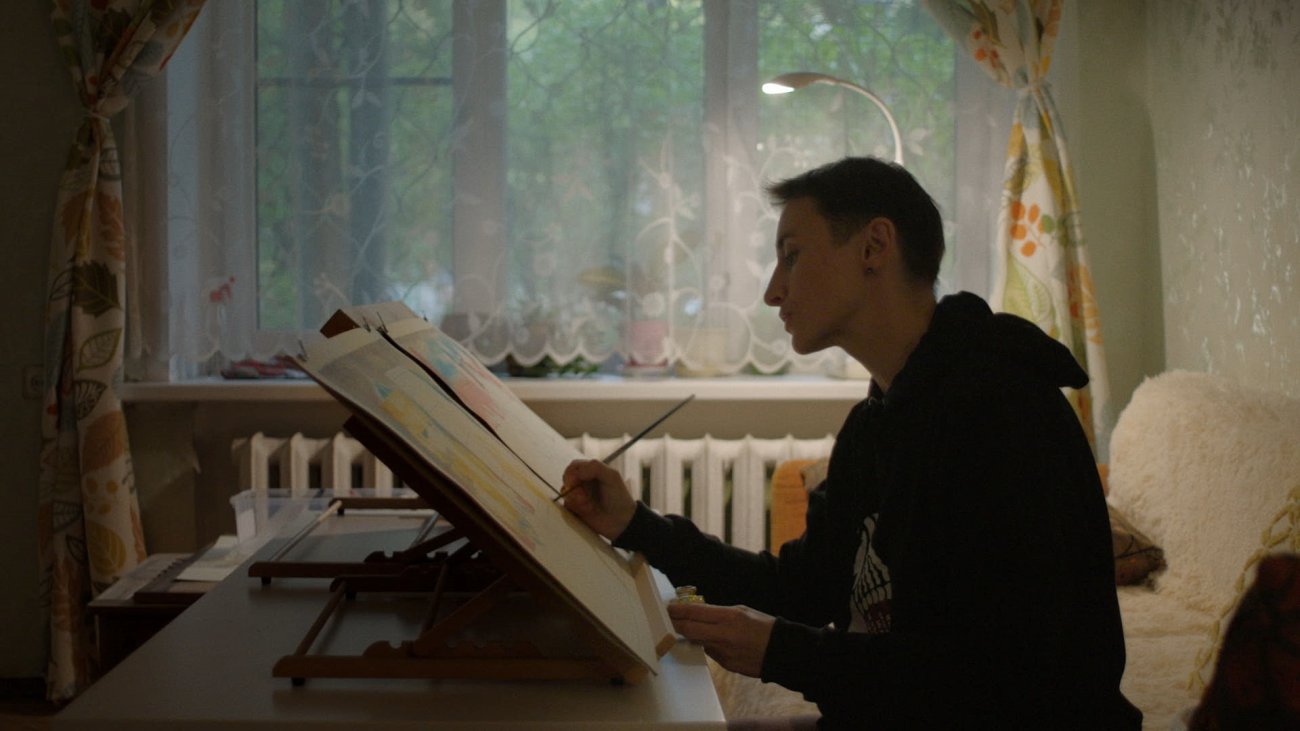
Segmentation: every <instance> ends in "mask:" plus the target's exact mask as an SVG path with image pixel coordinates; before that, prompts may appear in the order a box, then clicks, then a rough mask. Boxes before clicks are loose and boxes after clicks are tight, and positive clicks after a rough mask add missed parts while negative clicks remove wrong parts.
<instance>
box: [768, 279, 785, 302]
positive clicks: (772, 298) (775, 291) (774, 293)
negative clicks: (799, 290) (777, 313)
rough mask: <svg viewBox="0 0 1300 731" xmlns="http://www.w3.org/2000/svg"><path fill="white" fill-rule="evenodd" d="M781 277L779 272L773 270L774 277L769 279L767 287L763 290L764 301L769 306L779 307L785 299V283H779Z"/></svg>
mask: <svg viewBox="0 0 1300 731" xmlns="http://www.w3.org/2000/svg"><path fill="white" fill-rule="evenodd" d="M779 277H780V275H779V273H778V272H772V278H771V279H769V280H768V281H767V289H765V290H763V302H764V303H765V304H767V306H768V307H779V306H780V305H781V302H782V300H784V299H785V285H784V283H778V281H777V280H778V278H779Z"/></svg>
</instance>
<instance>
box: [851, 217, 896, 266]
mask: <svg viewBox="0 0 1300 731" xmlns="http://www.w3.org/2000/svg"><path fill="white" fill-rule="evenodd" d="M897 237H898V231H897V229H895V228H894V222H893V221H891V220H889V219H888V218H885V217H884V216H876V217H875V218H873V219H871V220H870V221H868V222H867V225H866V226H863V227H862V228H861V229H860V230H859V231H858V235H857V236H856V237H855V238H856V241H854V244H855V245H856V246H857V247H858V248H859V251H860V252H861V261H862V267H863V271H867V272H871V271H880V270H881V269H882V268H883V267H884V264H885V260H886V259H888V258H891V257H893V256H894V255H895V254H896V252H897V251H898V246H897V241H898V238H897Z"/></svg>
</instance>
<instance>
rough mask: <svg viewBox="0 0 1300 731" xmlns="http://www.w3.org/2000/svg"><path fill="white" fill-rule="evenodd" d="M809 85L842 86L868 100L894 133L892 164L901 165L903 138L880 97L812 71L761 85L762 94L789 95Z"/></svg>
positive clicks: (790, 75) (794, 73)
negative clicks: (877, 108)
mask: <svg viewBox="0 0 1300 731" xmlns="http://www.w3.org/2000/svg"><path fill="white" fill-rule="evenodd" d="M809 84H831V85H833V86H843V87H844V88H846V89H852V90H853V91H856V92H858V93H859V94H861V95H862V96H865V97H866V98H868V99H870V100H871V101H872V103H874V104H875V105H876V106H877V107H879V108H880V111H881V112H883V113H884V115H885V119H886V120H887V121H888V122H889V129H890V131H891V132H893V133H894V162H896V163H898V164H899V165H902V164H903V136H902V135H901V134H899V133H898V123H897V122H895V121H894V115H893V114H890V112H889V107H887V106H885V103H884V102H882V101H881V100H880V97H878V96H876V95H875V94H872V93H871V92H869V91H867V90H866V89H864V88H862V87H861V86H858V85H857V84H855V83H853V82H852V81H845V80H844V79H837V78H835V77H834V76H827V75H826V74H819V73H816V72H814V71H792V72H790V73H788V74H781V75H780V76H777V77H776V78H774V79H771V80H770V81H768V82H767V83H766V84H763V93H764V94H789V93H790V92H792V91H794V90H795V89H802V88H803V87H805V86H808V85H809Z"/></svg>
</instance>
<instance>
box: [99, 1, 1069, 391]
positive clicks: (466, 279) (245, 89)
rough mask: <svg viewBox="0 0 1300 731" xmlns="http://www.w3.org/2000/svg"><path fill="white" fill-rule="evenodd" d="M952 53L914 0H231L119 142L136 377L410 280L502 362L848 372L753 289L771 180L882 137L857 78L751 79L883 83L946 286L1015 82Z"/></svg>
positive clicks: (256, 341)
mask: <svg viewBox="0 0 1300 731" xmlns="http://www.w3.org/2000/svg"><path fill="white" fill-rule="evenodd" d="M959 61H961V59H960V58H959V57H958V55H957V51H955V50H954V48H953V45H952V42H951V41H950V40H949V39H948V38H947V37H946V35H945V34H944V32H943V30H942V29H941V28H939V27H938V26H937V25H936V24H935V23H934V22H933V20H932V19H930V18H929V16H928V15H927V14H926V12H925V11H924V9H923V8H921V7H920V6H919V5H918V4H916V3H914V2H901V1H900V2H894V3H856V2H848V0H844V1H843V2H827V3H818V4H817V7H815V8H814V7H809V6H808V4H806V3H802V2H795V1H794V0H787V1H785V2H767V1H764V2H728V3H645V2H640V1H632V0H604V1H602V2H595V3H584V4H582V6H581V8H578V7H575V4H566V3H523V2H518V3H516V2H513V0H509V1H508V0H482V1H479V2H469V1H468V0H457V1H455V2H446V1H442V2H436V1H431V2H415V1H414V0H404V1H403V0H338V1H337V2H317V3H302V2H294V1H293V0H281V1H280V2H270V1H269V0H263V1H262V2H260V3H257V4H253V3H218V4H215V5H213V6H212V7H209V8H208V10H207V12H205V13H204V14H203V16H202V17H201V18H200V19H199V21H198V23H196V25H195V26H194V28H193V29H192V31H191V33H190V36H189V39H188V40H187V43H186V44H185V46H184V47H183V48H182V49H181V50H180V52H179V53H178V54H177V55H176V57H175V58H174V59H173V60H172V62H171V64H170V66H169V67H168V71H167V74H166V75H165V77H164V78H163V79H161V80H160V83H155V84H154V85H152V86H151V87H149V88H148V89H145V90H143V93H142V96H141V98H140V101H139V103H138V104H137V105H135V106H134V107H133V108H132V114H131V116H130V118H129V119H128V120H126V129H125V130H124V134H126V135H128V136H136V137H139V138H141V139H149V140H162V141H163V142H161V143H159V145H151V146H145V145H133V146H131V149H165V150H166V154H165V155H156V154H151V155H150V156H146V157H143V158H137V159H132V160H127V161H126V162H125V164H126V165H127V166H128V167H130V168H131V169H132V170H133V171H134V172H133V174H131V175H129V176H128V177H127V180H129V181H137V183H136V184H137V185H139V186H140V188H141V194H140V195H138V196H132V199H134V200H140V201H143V202H142V203H141V204H140V205H139V206H138V207H137V209H136V210H134V211H132V212H130V216H129V218H130V220H131V221H132V222H133V223H134V227H135V228H136V229H137V230H138V236H137V239H138V240H139V241H140V244H141V247H142V249H144V250H145V251H146V252H149V253H146V254H145V255H144V256H142V257H141V258H140V261H141V264H140V269H141V270H140V271H139V272H138V274H139V276H138V277H136V278H134V279H133V281H137V282H139V287H138V292H137V295H138V296H136V297H132V298H130V301H131V302H132V303H134V305H135V309H133V311H132V313H131V316H132V321H131V322H132V327H131V328H130V331H131V340H130V342H129V343H128V345H129V355H130V356H131V358H130V361H129V365H130V371H129V374H130V377H132V378H136V379H147V380H166V379H169V378H170V379H177V378H184V377H188V376H192V375H197V374H202V373H204V372H210V371H211V370H212V369H213V368H214V366H220V365H221V364H222V363H225V362H228V361H231V360H237V359H240V358H245V357H257V358H267V357H270V356H273V355H275V354H276V353H280V352H295V351H296V350H297V349H298V347H299V341H300V339H301V340H308V339H310V338H312V337H314V333H315V331H316V329H317V328H318V327H319V326H320V324H321V323H323V322H324V320H325V319H326V318H327V317H328V316H329V315H330V314H331V313H332V312H333V310H334V309H336V308H338V307H340V306H344V305H347V304H351V303H363V302H375V301H384V300H393V299H400V300H404V301H405V302H406V303H407V304H409V305H410V306H411V307H412V308H413V309H414V310H416V311H417V312H419V313H421V314H423V315H424V316H425V317H427V318H428V319H430V320H431V321H432V322H434V323H436V324H439V325H440V326H441V327H443V329H445V330H447V331H448V332H450V333H452V334H453V335H455V336H457V337H458V338H461V339H462V340H463V342H465V343H466V344H467V346H469V347H470V348H471V349H472V350H473V351H474V352H475V353H476V354H478V355H479V356H480V357H481V358H482V359H483V360H484V362H487V363H497V362H501V361H503V360H505V359H510V360H511V361H513V362H514V363H516V364H524V365H527V364H533V363H537V362H539V361H543V362H546V363H548V364H573V363H589V364H602V363H603V364H606V365H605V368H606V369H607V370H617V369H619V368H622V369H624V370H625V371H627V372H631V373H637V372H645V371H647V370H648V371H650V372H663V371H666V372H670V373H671V372H676V373H677V374H678V375H688V376H690V375H710V374H729V373H736V372H742V371H748V372H757V373H777V372H785V371H791V370H793V371H805V372H832V373H834V372H838V370H839V369H840V368H841V367H842V361H843V354H842V353H823V354H817V355H814V356H809V357H799V356H796V355H794V354H793V353H792V352H790V350H789V346H788V336H786V334H785V333H784V331H783V329H782V327H781V324H780V322H779V320H778V319H777V318H776V316H775V313H774V312H773V311H771V308H768V307H767V306H765V305H764V304H763V303H762V291H763V287H764V285H765V284H766V279H767V276H768V275H769V273H770V271H771V266H772V261H773V244H772V240H771V237H772V232H773V230H774V227H775V222H776V218H777V212H776V211H774V210H772V209H771V207H770V206H769V205H768V203H767V201H766V196H765V195H764V194H763V192H762V187H763V185H764V184H765V183H766V182H769V181H771V180H775V179H779V178H782V177H785V176H787V175H790V174H794V173H797V172H800V171H802V170H805V169H808V168H811V167H814V166H816V165H819V164H821V163H824V162H829V161H831V160H834V159H836V158H838V157H841V156H843V155H845V154H877V155H880V156H883V157H888V156H889V155H890V154H891V151H892V144H893V143H892V138H891V136H890V133H889V130H888V127H887V123H886V121H885V119H884V118H883V115H880V114H879V112H878V110H876V109H875V108H874V106H873V105H872V104H871V103H870V102H869V101H868V100H867V99H865V98H863V97H861V96H859V95H856V94H853V93H852V92H848V93H845V92H844V90H842V89H836V88H832V87H820V86H813V87H808V88H806V89H803V90H800V91H798V92H796V93H794V94H791V95H787V96H783V97H767V96H764V95H762V94H761V93H760V92H759V86H760V84H761V83H762V82H763V81H764V80H766V79H767V78H770V77H771V76H775V75H776V74H779V73H782V72H786V71H792V70H810V71H820V72H824V73H828V74H831V75H834V76H839V77H841V78H846V79H849V80H852V81H854V82H855V83H859V84H861V85H863V86H865V87H867V88H869V89H871V90H872V91H873V92H874V93H876V94H877V95H879V96H880V97H882V98H883V99H884V100H885V102H886V103H887V104H888V105H889V107H890V108H891V110H892V112H893V114H894V116H895V117H896V118H897V119H898V122H899V125H900V127H901V128H902V135H903V138H904V141H905V152H906V156H907V164H908V167H909V169H911V170H912V171H913V172H914V173H915V174H916V175H917V176H918V178H920V180H921V182H922V183H923V184H924V185H925V186H926V187H927V189H929V190H930V191H931V192H932V194H934V195H935V198H936V199H937V200H938V202H939V204H940V208H941V210H942V211H943V214H944V216H945V219H946V220H945V224H946V228H947V232H948V236H949V256H948V260H947V261H946V263H945V266H944V269H943V271H942V272H941V281H940V288H941V290H942V292H951V291H956V290H959V289H965V290H970V291H974V292H976V293H978V294H981V295H987V293H988V291H989V288H990V283H989V271H990V252H991V241H992V239H993V232H994V227H995V224H996V215H997V213H996V212H997V210H998V204H999V199H1000V195H1001V174H1002V165H1003V160H1002V150H1004V149H1005V147H1006V140H1007V135H1008V132H1009V123H1008V121H1007V119H1006V109H1007V108H1008V106H1009V105H1011V104H1012V103H1013V94H1014V92H1010V91H1008V90H1005V89H1003V88H1001V87H999V86H998V85H997V84H996V83H994V82H992V81H991V80H989V79H987V78H986V77H984V76H983V75H982V74H980V73H979V71H978V69H974V68H972V67H971V64H968V63H962V62H959ZM1058 68H1059V66H1058ZM1065 95H1066V96H1068V92H1065Z"/></svg>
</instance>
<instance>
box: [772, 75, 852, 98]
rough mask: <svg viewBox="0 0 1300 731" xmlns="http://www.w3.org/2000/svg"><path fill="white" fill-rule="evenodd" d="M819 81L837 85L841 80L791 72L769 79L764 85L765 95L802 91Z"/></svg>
mask: <svg viewBox="0 0 1300 731" xmlns="http://www.w3.org/2000/svg"><path fill="white" fill-rule="evenodd" d="M818 81H825V82H830V83H835V82H838V81H839V79H836V78H835V77H833V76H827V75H826V74H819V73H816V72H814V71H791V72H789V73H785V74H781V75H780V76H777V77H774V78H772V79H769V80H768V82H767V83H765V84H763V93H764V94H789V93H790V92H792V91H794V90H795V89H802V88H803V87H805V86H807V85H809V84H814V83H816V82H818Z"/></svg>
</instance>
